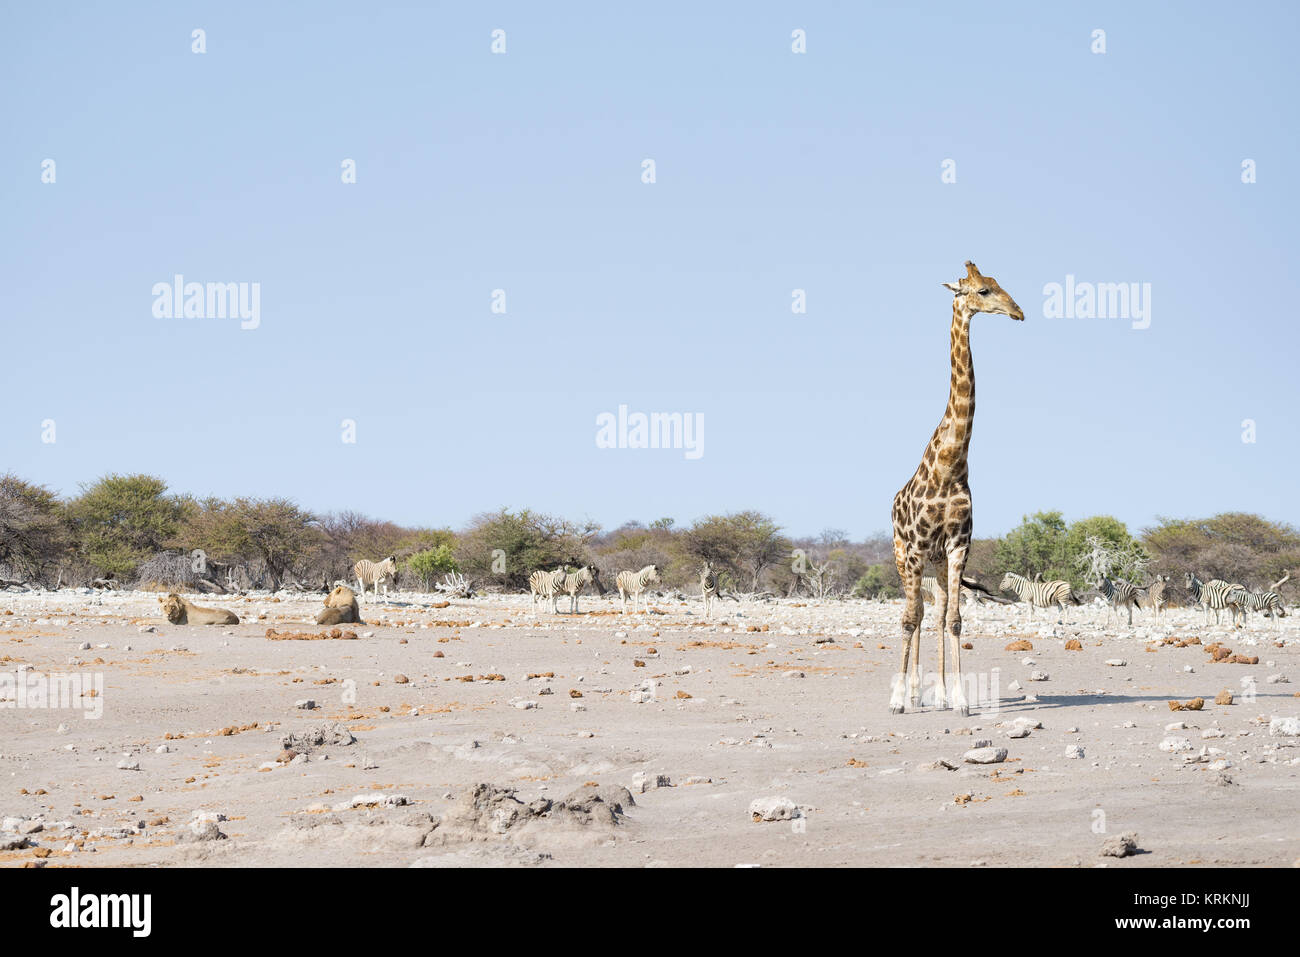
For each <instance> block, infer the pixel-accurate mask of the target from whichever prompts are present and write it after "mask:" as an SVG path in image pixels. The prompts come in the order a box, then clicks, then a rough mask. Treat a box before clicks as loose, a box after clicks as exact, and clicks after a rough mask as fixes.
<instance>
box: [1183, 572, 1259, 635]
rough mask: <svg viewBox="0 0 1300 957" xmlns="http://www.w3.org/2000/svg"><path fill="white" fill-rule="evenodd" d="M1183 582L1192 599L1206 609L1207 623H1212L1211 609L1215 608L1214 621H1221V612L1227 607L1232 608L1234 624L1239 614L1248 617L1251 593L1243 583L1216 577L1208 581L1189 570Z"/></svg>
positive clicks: (1216, 622)
mask: <svg viewBox="0 0 1300 957" xmlns="http://www.w3.org/2000/svg"><path fill="white" fill-rule="evenodd" d="M1183 584H1184V585H1186V586H1187V590H1188V591H1189V592H1191V593H1192V599H1193V600H1194V601H1195V602H1196V604H1198V605H1200V606H1201V607H1202V608H1203V609H1205V623H1206V624H1207V625H1208V624H1209V623H1210V609H1211V608H1213V609H1214V623H1215V624H1216V625H1217V624H1218V623H1219V612H1221V611H1222V610H1223V609H1225V608H1231V609H1232V621H1233V624H1236V622H1237V616H1238V615H1240V616H1241V617H1242V619H1243V620H1244V619H1245V617H1246V612H1245V608H1244V607H1243V606H1244V605H1245V603H1246V595H1248V594H1249V592H1248V591H1246V589H1245V587H1244V586H1242V585H1234V584H1231V583H1229V582H1225V581H1224V580H1223V579H1222V578H1214V579H1211V580H1210V581H1208V582H1203V581H1201V580H1200V579H1199V578H1197V577H1196V576H1195V575H1193V574H1192V573H1191V572H1187V573H1186V575H1185V576H1184V578H1183Z"/></svg>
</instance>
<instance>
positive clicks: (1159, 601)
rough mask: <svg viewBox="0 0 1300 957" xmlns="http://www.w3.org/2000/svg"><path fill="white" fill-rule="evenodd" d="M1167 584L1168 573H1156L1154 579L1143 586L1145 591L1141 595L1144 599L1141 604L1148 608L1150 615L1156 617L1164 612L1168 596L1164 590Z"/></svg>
mask: <svg viewBox="0 0 1300 957" xmlns="http://www.w3.org/2000/svg"><path fill="white" fill-rule="evenodd" d="M1168 585H1169V576H1168V575H1157V576H1156V578H1155V581H1153V582H1151V583H1150V584H1149V585H1147V586H1145V587H1146V592H1147V593H1146V595H1145V596H1143V598H1144V599H1145V600H1143V601H1142V604H1143V605H1144V606H1145V607H1147V608H1148V609H1150V611H1151V614H1152V615H1155V616H1157V617H1158V616H1160V615H1163V614H1164V612H1165V606H1166V605H1168V604H1169V598H1168V597H1167V595H1166V592H1165V589H1166V588H1167V587H1168Z"/></svg>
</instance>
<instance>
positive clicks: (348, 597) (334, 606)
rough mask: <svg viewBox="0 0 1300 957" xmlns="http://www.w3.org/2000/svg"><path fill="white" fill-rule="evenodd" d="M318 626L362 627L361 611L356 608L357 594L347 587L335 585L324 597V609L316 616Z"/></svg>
mask: <svg viewBox="0 0 1300 957" xmlns="http://www.w3.org/2000/svg"><path fill="white" fill-rule="evenodd" d="M316 624H318V625H364V624H365V622H364V621H362V620H361V609H360V608H358V607H357V594H356V592H354V591H353V590H352V589H351V588H349V587H348V586H347V585H335V586H334V590H333V591H332V592H330V593H329V594H328V595H326V596H325V607H324V609H322V611H321V613H320V614H319V615H317V616H316Z"/></svg>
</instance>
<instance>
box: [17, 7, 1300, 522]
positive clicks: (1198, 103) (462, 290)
mask: <svg viewBox="0 0 1300 957" xmlns="http://www.w3.org/2000/svg"><path fill="white" fill-rule="evenodd" d="M1298 20H1300V5H1298V4H1295V3H1289V2H1277V3H1268V2H1260V3H1252V4H1247V5H1242V4H1231V3H1213V4H1210V3H1188V2H1179V3H1128V2H1125V3H1087V4H1074V3H1041V2H1031V3H996V2H988V3H978V4H976V3H969V2H963V3H927V4H913V3H897V4H894V3H871V4H868V3H857V2H841V3H834V2H824V3H806V2H804V3H798V2H790V3H750V2H745V3H741V2H736V3H672V2H658V3H654V4H650V5H644V4H611V3H590V4H578V3H545V4H543V3H536V2H526V3H463V4H451V3H447V4H438V5H435V4H409V5H397V4H385V3H347V4H331V3H311V4H307V3H302V4H296V3H294V4H291V3H222V4H192V5H191V4H186V3H170V2H169V3H157V4H136V3H131V4H96V5H89V4H85V5H82V4H50V3H37V2H23V3H16V2H7V3H5V4H4V6H3V28H2V29H0V70H2V71H3V73H0V81H2V82H0V103H2V104H3V106H2V110H3V112H2V113H0V124H2V125H0V129H3V131H4V134H3V141H2V142H3V149H2V150H0V191H2V192H0V203H2V204H3V205H2V206H0V209H2V210H3V222H4V225H3V230H2V231H0V286H2V288H3V295H0V321H2V322H3V353H2V354H3V359H4V386H5V388H4V414H3V417H0V470H11V471H14V472H16V473H18V474H19V475H21V476H23V477H24V478H28V479H31V480H35V481H39V482H42V483H45V484H47V485H49V486H51V487H52V488H54V489H56V490H58V491H60V492H62V493H64V494H68V493H75V492H76V490H77V485H78V483H80V482H85V481H88V480H93V479H94V478H96V477H98V476H100V475H103V474H105V473H107V472H110V471H116V472H149V473H153V474H157V475H160V476H162V477H164V478H165V479H166V480H167V481H168V483H169V484H170V486H171V487H172V489H173V490H175V491H183V492H192V493H195V494H199V495H207V494H215V495H221V496H230V495H236V494H247V495H257V496H271V495H287V496H290V497H292V498H294V499H296V500H297V501H299V502H300V503H301V504H303V505H304V506H306V507H308V508H311V509H315V510H319V511H328V510H334V509H343V508H351V509H355V510H358V511H361V512H364V513H366V514H370V515H373V516H375V517H382V518H389V519H392V520H395V521H399V522H403V523H410V524H416V523H418V524H430V525H451V526H458V525H460V524H462V523H463V522H464V521H465V520H466V519H468V518H469V517H471V516H472V515H474V514H475V513H477V512H480V511H485V510H490V509H494V508H497V507H500V506H503V505H506V506H510V507H524V506H528V507H531V508H534V509H539V510H543V511H548V512H553V513H556V514H562V515H566V516H568V517H571V518H574V519H579V518H591V519H594V520H596V521H599V522H601V523H603V524H605V525H606V526H607V527H612V526H615V525H618V524H620V523H622V522H623V521H625V520H629V519H640V520H642V521H647V522H648V521H651V520H653V519H655V518H658V517H660V516H673V517H675V518H676V519H677V520H678V522H679V523H686V522H689V521H691V520H693V519H695V518H697V517H700V516H702V515H705V514H709V513H715V512H726V511H734V510H738V509H743V508H757V509H760V510H763V511H765V512H768V513H769V514H771V515H773V516H774V517H775V518H776V519H777V520H778V521H779V522H781V523H782V524H783V525H784V526H785V527H786V529H787V530H788V531H789V532H791V533H793V534H805V533H807V534H813V533H816V532H817V531H819V530H820V529H822V528H823V527H827V526H834V527H839V528H843V529H846V530H847V531H848V532H850V534H852V535H853V536H855V537H859V536H864V535H867V534H870V533H872V532H875V531H879V530H883V529H886V528H887V527H888V525H889V509H890V502H891V500H892V497H893V495H894V493H895V491H897V489H898V488H899V487H901V485H902V484H903V483H904V482H905V481H906V480H907V478H908V477H909V476H910V475H911V473H912V471H913V469H914V468H915V466H916V464H917V462H918V460H919V458H920V454H921V452H922V449H923V447H924V445H925V443H926V441H927V440H928V438H929V436H930V433H931V431H932V430H933V428H934V426H935V425H936V424H937V422H938V419H939V417H940V415H941V414H942V412H943V408H944V403H945V401H946V395H947V388H948V324H949V321H950V319H951V295H950V294H949V293H947V292H945V291H944V290H943V289H941V288H940V286H939V283H940V282H942V281H950V280H954V279H957V278H958V277H959V276H960V275H961V274H962V272H963V270H962V263H963V262H964V261H965V260H966V259H973V260H974V261H975V262H976V263H978V265H979V267H980V268H981V269H982V270H983V271H984V272H985V273H987V274H988V275H991V276H994V277H996V278H997V279H998V280H999V282H1000V283H1001V284H1002V286H1003V287H1004V288H1005V289H1006V290H1007V291H1008V292H1009V293H1010V294H1011V295H1012V296H1014V297H1015V298H1016V299H1017V301H1018V302H1019V304H1020V305H1021V306H1022V308H1023V309H1024V311H1025V313H1026V316H1027V321H1026V322H1024V323H1015V322H1012V321H1011V320H1009V319H1007V318H1006V317H1003V316H981V317H978V318H977V320H976V322H975V324H974V331H973V335H972V340H973V342H972V345H973V351H974V355H975V369H976V378H977V383H978V386H977V393H978V410H977V415H976V424H975V432H974V439H973V443H972V448H971V486H972V490H973V493H974V500H975V531H976V534H977V535H981V536H985V535H996V534H1000V533H1002V532H1004V531H1006V530H1007V529H1008V528H1010V527H1011V526H1013V525H1014V524H1016V523H1017V522H1018V521H1019V519H1020V516H1021V515H1022V513H1024V512H1027V511H1033V510H1037V509H1040V508H1060V509H1063V510H1064V511H1065V512H1066V514H1067V517H1068V518H1071V519H1073V518H1079V517H1083V516H1086V515H1090V514H1097V513H1110V514H1114V515H1116V516H1117V517H1119V518H1121V519H1123V520H1125V521H1127V522H1128V523H1129V524H1130V526H1132V527H1135V528H1140V527H1142V526H1144V525H1146V524H1149V523H1150V522H1151V521H1152V520H1153V518H1154V517H1155V516H1157V515H1170V516H1193V515H1206V514H1212V513H1215V512H1219V511H1224V510H1238V509H1240V510H1249V511H1256V512H1260V513H1262V514H1265V515H1267V516H1269V517H1272V518H1275V519H1282V520H1286V521H1290V522H1294V523H1300V499H1297V497H1296V495H1295V494H1294V490H1295V487H1296V469H1297V466H1300V458H1298V456H1297V449H1298V446H1297V438H1298V435H1297V433H1298V431H1300V426H1298V425H1297V423H1296V421H1295V418H1294V414H1293V413H1294V408H1295V402H1294V397H1295V386H1294V370H1295V368H1296V360H1297V356H1298V355H1300V331H1297V320H1296V316H1295V314H1294V309H1293V307H1292V300H1293V299H1294V297H1295V289H1294V288H1293V286H1292V283H1293V282H1295V281H1296V274H1297V269H1296V264H1297V261H1298V260H1300V239H1298V238H1297V212H1300V210H1298V209H1297V199H1298V198H1300V186H1298V183H1300V179H1298V176H1297V147H1298V146H1300V143H1298V142H1297V139H1298V136H1300V134H1298V132H1297V130H1298V129H1300V124H1298V123H1297V112H1298V111H1297V106H1296V94H1297V90H1298V89H1300V84H1298V83H1297V72H1298V71H1297V66H1296V62H1297V53H1296V50H1297V39H1300V38H1298V36H1297V33H1298V31H1297V22H1298ZM195 29H202V30H204V31H205V43H206V52H204V53H201V54H199V53H195V52H193V51H192V44H193V43H194V40H193V39H192V31H193V30H195ZM496 29H500V30H504V31H505V42H506V52H505V53H504V54H494V53H493V52H492V50H491V45H492V42H493V41H492V31H493V30H496ZM796 29H801V30H803V31H805V35H806V48H807V52H806V53H802V54H798V53H795V52H793V51H792V48H791V47H792V43H794V42H795V41H794V40H793V39H792V32H793V31H794V30H796ZM1098 29H1100V30H1104V31H1105V46H1106V50H1105V53H1100V54H1099V53H1094V52H1092V48H1093V46H1094V45H1095V43H1096V41H1095V40H1094V37H1093V31H1095V30H1098ZM47 159H52V160H54V161H55V167H54V169H55V182H54V183H52V184H51V183H44V182H42V170H43V165H42V164H43V162H44V161H45V160H47ZM347 159H351V160H354V161H355V164H356V182H355V183H344V182H342V178H343V177H342V164H343V162H344V161H345V160H347ZM646 159H653V160H654V163H655V180H656V181H655V182H654V183H653V184H647V183H645V182H643V181H642V170H643V167H642V163H643V160H646ZM1247 159H1250V160H1253V161H1254V163H1255V170H1256V178H1257V181H1256V182H1254V183H1250V184H1247V183H1243V182H1242V163H1243V161H1244V160H1247ZM945 160H952V161H953V162H954V163H955V174H956V182H944V181H943V179H944V175H943V174H944V169H945V167H944V163H945ZM176 274H182V275H184V276H185V277H186V280H187V281H199V282H247V283H254V282H256V283H259V284H260V315H259V319H260V324H259V325H258V327H257V328H255V329H241V328H240V325H239V322H238V321H237V320H230V319H216V318H205V319H198V318H189V319H186V318H171V319H166V318H157V317H155V315H154V303H155V296H154V293H153V291H152V290H153V287H154V285H155V284H156V283H160V282H163V283H170V282H171V281H172V280H173V277H174V276H175V275H176ZM1067 275H1069V276H1073V277H1075V282H1078V283H1083V282H1093V283H1100V282H1107V283H1118V282H1123V283H1139V284H1146V283H1149V284H1150V286H1149V289H1150V299H1149V305H1150V325H1149V327H1147V328H1142V329H1135V328H1133V322H1131V321H1130V320H1128V319H1123V318H1120V319H1114V318H1112V319H1100V318H1086V319H1085V318H1072V319H1065V318H1047V317H1046V316H1045V315H1044V312H1045V309H1044V303H1045V301H1046V295H1045V293H1044V289H1045V287H1046V286H1047V285H1048V284H1049V283H1054V282H1055V283H1062V284H1064V283H1065V281H1066V277H1067ZM1139 288H1142V287H1141V286H1139ZM495 289H503V290H505V295H506V312H505V314H500V313H494V312H493V311H492V309H491V305H492V293H493V290H495ZM795 289H803V290H805V291H806V299H807V312H806V313H804V314H796V313H794V312H792V309H791V303H792V291H793V290H795ZM620 404H623V405H627V406H628V407H629V409H630V410H632V411H644V412H656V411H658V412H674V411H676V412H686V413H692V414H699V415H701V416H702V417H703V421H704V435H703V446H702V450H703V454H702V455H701V456H700V457H698V458H695V459H688V458H687V457H686V455H685V454H684V452H683V451H682V450H660V449H617V448H615V449H609V448H599V447H598V446H597V443H596V431H597V429H596V418H597V416H598V415H599V414H600V413H602V412H616V411H617V409H618V406H619V405H620ZM344 419H351V420H354V421H355V423H356V441H355V443H347V442H344V441H343V440H342V439H343V435H342V427H341V423H342V421H343V420H344ZM1246 419H1251V420H1253V421H1254V423H1255V430H1256V432H1255V439H1256V440H1255V441H1254V442H1243V441H1242V437H1243V425H1242V423H1243V420H1246ZM46 420H53V422H54V429H55V433H54V437H55V441H54V442H52V443H51V442H45V441H42V437H43V426H42V423H43V422H45V421H46ZM45 432H46V433H47V434H46V437H48V429H45Z"/></svg>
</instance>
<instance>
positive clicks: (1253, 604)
mask: <svg viewBox="0 0 1300 957" xmlns="http://www.w3.org/2000/svg"><path fill="white" fill-rule="evenodd" d="M1241 611H1242V617H1243V618H1244V617H1245V614H1246V612H1248V611H1257V612H1259V613H1260V614H1261V615H1268V617H1269V618H1272V619H1273V624H1275V625H1276V626H1277V627H1278V628H1281V627H1282V619H1283V618H1285V617H1286V608H1285V607H1283V605H1282V596H1281V595H1279V594H1278V593H1277V592H1276V591H1273V590H1271V589H1270V590H1267V591H1251V590H1250V589H1245V595H1244V596H1243V598H1242V603H1241Z"/></svg>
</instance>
